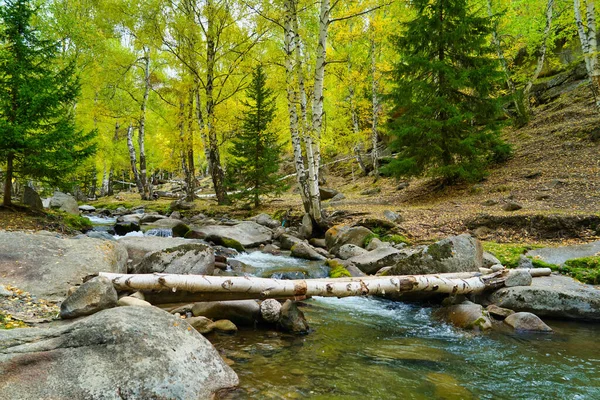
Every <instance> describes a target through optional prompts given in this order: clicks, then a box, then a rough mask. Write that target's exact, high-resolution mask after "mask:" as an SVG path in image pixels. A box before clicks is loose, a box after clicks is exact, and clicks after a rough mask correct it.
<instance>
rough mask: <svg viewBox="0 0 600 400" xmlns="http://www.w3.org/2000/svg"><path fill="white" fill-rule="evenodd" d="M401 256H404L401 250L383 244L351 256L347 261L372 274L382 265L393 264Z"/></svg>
mask: <svg viewBox="0 0 600 400" xmlns="http://www.w3.org/2000/svg"><path fill="white" fill-rule="evenodd" d="M402 257H404V254H403V253H402V251H400V250H398V249H395V248H393V247H387V246H383V247H378V248H376V249H375V250H372V251H369V252H368V253H365V254H361V255H358V256H355V257H352V258H350V259H349V261H351V262H352V264H354V265H355V266H356V267H357V268H358V269H360V270H361V271H362V272H364V273H365V274H374V273H375V272H377V271H379V270H380V269H381V268H383V267H388V266H392V265H394V264H395V263H396V262H397V261H398V260H399V259H400V258H402Z"/></svg>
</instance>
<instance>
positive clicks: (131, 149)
mask: <svg viewBox="0 0 600 400" xmlns="http://www.w3.org/2000/svg"><path fill="white" fill-rule="evenodd" d="M127 147H128V148H129V161H130V163H131V172H133V179H134V180H135V183H136V186H137V188H138V190H139V192H140V193H143V192H144V187H143V186H142V181H141V179H140V174H139V172H138V169H137V157H136V154H135V147H134V146H133V125H132V124H129V127H128V128H127Z"/></svg>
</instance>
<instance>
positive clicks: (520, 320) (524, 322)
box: [504, 312, 552, 332]
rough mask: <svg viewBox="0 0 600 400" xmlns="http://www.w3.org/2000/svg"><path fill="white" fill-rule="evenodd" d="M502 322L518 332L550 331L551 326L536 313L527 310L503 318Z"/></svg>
mask: <svg viewBox="0 0 600 400" xmlns="http://www.w3.org/2000/svg"><path fill="white" fill-rule="evenodd" d="M504 323H505V324H507V325H509V326H511V327H512V328H513V329H514V330H515V331H518V332H552V328H550V327H549V326H548V325H546V324H545V323H544V321H542V320H541V319H540V318H539V317H538V316H537V315H535V314H532V313H529V312H518V313H515V314H511V315H509V316H508V317H506V318H505V319H504Z"/></svg>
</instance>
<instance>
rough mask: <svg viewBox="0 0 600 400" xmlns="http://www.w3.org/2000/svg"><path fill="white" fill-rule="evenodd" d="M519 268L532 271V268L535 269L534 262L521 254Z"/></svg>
mask: <svg viewBox="0 0 600 400" xmlns="http://www.w3.org/2000/svg"><path fill="white" fill-rule="evenodd" d="M518 267H519V268H525V269H531V268H533V261H531V259H529V258H528V257H525V256H524V255H522V254H521V255H520V256H519V264H518Z"/></svg>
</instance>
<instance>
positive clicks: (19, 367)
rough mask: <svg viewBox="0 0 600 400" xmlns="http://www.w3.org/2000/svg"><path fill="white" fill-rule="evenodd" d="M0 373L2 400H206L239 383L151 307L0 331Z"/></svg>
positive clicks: (187, 329)
mask: <svg viewBox="0 0 600 400" xmlns="http://www.w3.org/2000/svg"><path fill="white" fill-rule="evenodd" d="M0 375H2V380H1V381H0V392H1V393H2V396H1V397H3V398H7V399H41V398H44V399H51V398H52V399H125V398H128V399H211V398H213V396H214V395H215V393H216V392H217V391H219V390H221V389H225V388H230V387H234V386H236V385H237V384H238V378H237V376H236V374H235V372H233V370H232V369H231V368H230V367H229V366H228V365H226V364H225V363H224V362H223V360H222V359H221V357H220V356H219V353H218V352H217V351H216V350H215V348H214V347H213V346H212V345H211V344H210V342H208V340H206V339H205V338H204V337H202V335H201V334H199V333H198V332H196V331H195V330H194V329H192V328H191V326H190V325H188V324H187V323H186V322H185V321H182V320H179V319H177V318H175V317H173V316H172V315H170V314H169V313H167V312H165V311H162V310H159V309H157V308H155V307H119V308H113V309H109V310H104V311H101V312H99V313H97V314H94V315H92V316H90V317H87V318H83V319H80V320H77V321H75V322H73V323H72V324H68V325H65V326H61V327H57V328H45V329H14V330H8V331H1V330H0Z"/></svg>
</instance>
